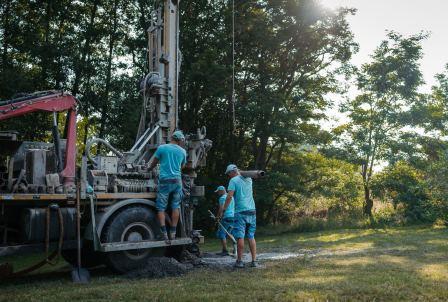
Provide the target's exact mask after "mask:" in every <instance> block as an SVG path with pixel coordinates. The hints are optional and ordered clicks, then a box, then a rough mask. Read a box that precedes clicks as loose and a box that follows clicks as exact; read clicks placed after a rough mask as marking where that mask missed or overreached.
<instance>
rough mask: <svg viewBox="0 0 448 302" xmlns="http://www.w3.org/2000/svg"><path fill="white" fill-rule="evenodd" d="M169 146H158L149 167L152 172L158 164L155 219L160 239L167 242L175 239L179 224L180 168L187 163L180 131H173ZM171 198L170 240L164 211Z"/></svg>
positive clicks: (183, 139)
mask: <svg viewBox="0 0 448 302" xmlns="http://www.w3.org/2000/svg"><path fill="white" fill-rule="evenodd" d="M171 138H172V139H171V142H170V143H169V144H165V145H160V146H159V147H158V148H157V150H156V153H155V154H154V159H153V161H152V162H151V165H150V166H149V169H150V170H152V169H153V168H154V167H155V166H156V165H157V164H158V163H160V173H159V183H158V186H157V199H156V208H157V211H158V212H157V217H158V219H159V223H160V230H161V232H162V237H163V238H162V239H163V240H165V241H167V242H169V240H170V238H171V240H174V239H176V228H177V223H178V222H179V208H180V203H181V201H182V197H183V194H182V168H183V167H184V166H185V164H186V162H187V152H186V151H185V149H184V148H182V147H181V145H182V144H183V143H184V141H185V136H184V135H183V133H182V131H175V132H174V133H173V135H172V137H171ZM170 196H171V210H172V212H171V226H170V238H169V237H168V233H167V229H166V226H165V211H166V209H167V207H168V201H169V198H170Z"/></svg>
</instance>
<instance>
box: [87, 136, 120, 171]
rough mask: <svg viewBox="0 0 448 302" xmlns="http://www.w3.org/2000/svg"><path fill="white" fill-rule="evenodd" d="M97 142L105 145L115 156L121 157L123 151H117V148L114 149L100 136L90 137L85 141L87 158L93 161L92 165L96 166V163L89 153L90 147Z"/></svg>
mask: <svg viewBox="0 0 448 302" xmlns="http://www.w3.org/2000/svg"><path fill="white" fill-rule="evenodd" d="M97 143H101V144H103V145H105V146H106V147H107V148H108V149H109V150H110V151H112V152H113V153H114V154H115V155H116V156H118V157H119V158H123V153H121V152H120V151H118V150H117V149H115V148H114V147H113V146H112V145H111V144H110V143H109V142H108V141H106V140H104V139H102V138H92V139H89V140H88V141H87V143H86V155H87V158H88V159H89V160H90V161H91V162H92V163H94V165H95V166H96V165H97V163H96V162H95V159H94V158H93V156H92V154H91V153H90V149H91V148H92V146H93V145H94V144H97Z"/></svg>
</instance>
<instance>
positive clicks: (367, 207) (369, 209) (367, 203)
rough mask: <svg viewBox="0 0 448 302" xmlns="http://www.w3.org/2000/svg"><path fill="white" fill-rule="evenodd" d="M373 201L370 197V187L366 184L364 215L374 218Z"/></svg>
mask: <svg viewBox="0 0 448 302" xmlns="http://www.w3.org/2000/svg"><path fill="white" fill-rule="evenodd" d="M372 208H373V200H372V198H371V196H370V188H369V185H367V184H364V214H365V215H368V216H372Z"/></svg>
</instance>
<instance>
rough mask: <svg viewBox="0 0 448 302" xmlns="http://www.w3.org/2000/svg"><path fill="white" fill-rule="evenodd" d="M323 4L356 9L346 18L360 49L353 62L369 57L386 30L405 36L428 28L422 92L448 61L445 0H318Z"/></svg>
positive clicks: (447, 19)
mask: <svg viewBox="0 0 448 302" xmlns="http://www.w3.org/2000/svg"><path fill="white" fill-rule="evenodd" d="M321 1H322V4H323V5H324V6H327V7H329V8H336V7H339V6H344V7H353V8H356V9H357V10H358V11H357V13H356V15H355V16H351V17H350V18H349V22H350V24H351V27H352V30H353V32H354V34H355V39H356V41H357V42H358V43H359V45H360V51H359V53H358V54H357V55H355V57H354V58H353V62H354V63H355V64H356V65H358V66H359V65H360V64H362V63H365V62H367V61H368V60H369V55H370V54H371V53H372V52H373V50H374V49H375V48H376V47H377V46H378V45H379V43H380V41H382V40H383V39H384V38H385V32H386V30H394V31H397V32H399V33H401V34H404V35H411V34H415V33H418V32H420V31H422V30H423V31H429V32H431V36H430V37H429V38H428V40H426V41H425V42H424V43H423V51H424V58H423V60H422V62H421V67H422V68H421V69H422V72H423V75H424V79H425V82H426V83H427V84H426V85H425V87H424V90H425V91H429V88H430V87H431V85H433V84H434V83H435V81H434V75H435V74H436V73H440V72H442V71H443V68H444V66H445V64H447V63H448V18H447V13H448V0H321Z"/></svg>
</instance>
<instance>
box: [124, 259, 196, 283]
mask: <svg viewBox="0 0 448 302" xmlns="http://www.w3.org/2000/svg"><path fill="white" fill-rule="evenodd" d="M189 269H190V267H189V266H188V265H185V264H183V263H180V262H178V261H177V260H176V259H174V258H167V257H154V258H150V259H148V261H147V265H146V266H145V267H142V268H140V269H138V270H135V271H132V272H129V273H127V274H126V277H128V278H132V279H133V278H164V277H173V276H180V275H183V274H185V273H187V272H188V271H189Z"/></svg>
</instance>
